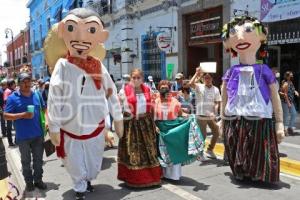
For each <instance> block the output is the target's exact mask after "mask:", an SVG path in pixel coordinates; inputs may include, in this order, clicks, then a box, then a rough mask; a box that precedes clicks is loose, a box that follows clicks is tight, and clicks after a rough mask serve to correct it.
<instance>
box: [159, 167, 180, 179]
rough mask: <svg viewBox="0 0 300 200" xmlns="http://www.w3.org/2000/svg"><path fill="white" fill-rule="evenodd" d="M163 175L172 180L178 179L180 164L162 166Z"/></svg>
mask: <svg viewBox="0 0 300 200" xmlns="http://www.w3.org/2000/svg"><path fill="white" fill-rule="evenodd" d="M162 169H163V174H164V177H165V178H167V179H172V180H179V179H180V177H181V164H177V165H172V166H170V167H163V168H162Z"/></svg>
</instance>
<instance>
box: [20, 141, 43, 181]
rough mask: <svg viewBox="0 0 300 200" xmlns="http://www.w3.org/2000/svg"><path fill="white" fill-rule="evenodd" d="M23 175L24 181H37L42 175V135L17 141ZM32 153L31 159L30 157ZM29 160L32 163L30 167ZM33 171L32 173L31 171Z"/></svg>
mask: <svg viewBox="0 0 300 200" xmlns="http://www.w3.org/2000/svg"><path fill="white" fill-rule="evenodd" d="M18 145H19V149H20V153H21V163H22V171H23V176H24V179H25V182H26V183H33V181H34V182H39V181H41V180H42V177H43V172H44V171H43V153H44V137H43V136H41V137H37V138H33V139H29V140H24V141H18ZM31 154H32V159H31ZM31 160H32V161H33V165H32V168H33V170H32V168H31ZM32 171H33V173H32Z"/></svg>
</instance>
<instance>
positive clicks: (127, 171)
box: [118, 69, 162, 187]
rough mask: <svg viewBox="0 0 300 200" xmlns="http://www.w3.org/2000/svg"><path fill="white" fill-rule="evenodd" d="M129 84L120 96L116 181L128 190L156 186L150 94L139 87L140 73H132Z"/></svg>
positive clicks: (157, 168)
mask: <svg viewBox="0 0 300 200" xmlns="http://www.w3.org/2000/svg"><path fill="white" fill-rule="evenodd" d="M130 76H131V81H130V84H126V85H125V87H124V90H123V92H122V93H123V94H122V93H121V94H120V95H121V98H120V99H123V100H124V102H123V106H124V136H123V138H121V139H120V141H119V149H118V179H119V180H122V181H124V182H125V183H126V184H127V185H128V186H131V187H149V186H154V185H160V182H161V180H160V179H161V175H162V172H161V168H160V164H159V161H158V155H157V144H156V129H155V124H154V120H153V114H152V106H151V91H150V89H149V87H147V86H146V85H145V84H144V83H143V76H144V75H143V72H142V70H140V69H133V70H132V72H131V74H130Z"/></svg>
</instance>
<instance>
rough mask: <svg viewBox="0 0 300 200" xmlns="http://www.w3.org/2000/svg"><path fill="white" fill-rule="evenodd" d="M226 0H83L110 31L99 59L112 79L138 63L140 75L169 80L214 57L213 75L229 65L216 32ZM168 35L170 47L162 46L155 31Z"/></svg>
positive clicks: (225, 11) (226, 12)
mask: <svg viewBox="0 0 300 200" xmlns="http://www.w3.org/2000/svg"><path fill="white" fill-rule="evenodd" d="M229 5H230V1H229V0H224V1H221V0H110V1H109V0H108V1H85V3H84V6H86V7H89V8H92V9H94V10H96V11H97V12H98V13H100V15H101V18H102V20H103V22H104V24H105V26H106V29H107V30H109V32H110V37H109V39H108V41H107V42H106V43H105V47H106V49H107V56H106V59H105V60H104V61H103V62H104V64H105V65H106V67H107V68H108V70H109V71H110V73H111V74H113V75H114V77H115V78H120V77H121V75H122V74H127V73H129V72H130V71H131V69H132V68H135V67H138V68H142V69H143V70H144V72H145V77H147V76H148V75H152V76H153V77H154V79H155V80H156V81H158V80H161V79H166V78H169V79H172V78H174V76H175V74H176V73H177V72H183V73H184V75H185V76H186V77H187V78H188V77H189V76H191V75H192V74H193V73H194V71H195V68H196V67H197V66H199V63H200V62H204V61H216V62H217V76H218V77H219V78H220V77H221V75H222V74H223V71H224V70H223V69H226V68H228V66H229V64H230V56H229V55H228V54H227V53H225V52H224V50H223V47H222V41H221V39H220V31H221V29H222V26H223V24H224V23H225V22H227V21H228V20H229V12H230V6H229ZM161 32H165V33H166V34H167V35H169V36H171V39H170V38H168V39H167V40H168V42H169V43H170V45H171V47H170V48H168V49H167V50H166V51H162V50H160V49H159V48H158V45H157V41H156V40H157V35H158V34H159V33H161Z"/></svg>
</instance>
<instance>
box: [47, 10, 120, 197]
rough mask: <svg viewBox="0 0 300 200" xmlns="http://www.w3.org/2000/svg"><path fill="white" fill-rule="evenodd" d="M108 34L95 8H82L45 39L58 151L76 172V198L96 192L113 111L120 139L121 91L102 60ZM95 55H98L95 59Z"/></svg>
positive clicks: (52, 125)
mask: <svg viewBox="0 0 300 200" xmlns="http://www.w3.org/2000/svg"><path fill="white" fill-rule="evenodd" d="M107 38H108V32H107V31H106V30H104V29H103V25H102V22H101V19H100V17H99V15H98V14H97V13H95V12H94V11H91V10H88V9H85V8H77V9H74V10H71V11H70V12H69V13H68V14H67V16H66V17H65V18H64V19H63V20H62V21H61V22H59V23H58V24H57V25H54V27H53V28H52V30H51V31H50V32H49V34H48V37H47V38H46V41H45V45H44V48H45V57H46V61H47V64H48V65H49V67H50V70H52V69H53V66H54V65H55V67H54V70H53V72H52V75H51V80H50V90H49V97H48V118H49V129H50V137H51V140H52V142H53V144H54V145H56V146H57V155H58V157H61V158H62V159H63V163H64V165H65V167H66V169H67V171H68V173H69V174H70V175H71V178H72V180H73V183H74V187H73V189H74V191H75V192H76V199H84V198H85V192H92V191H93V190H94V189H93V187H92V186H91V180H93V179H95V178H96V176H97V174H98V173H99V171H100V169H101V163H102V155H103V151H104V146H105V144H104V134H103V129H104V124H105V123H104V120H105V118H106V116H107V115H108V114H109V112H110V114H111V115H112V116H113V118H114V120H115V129H116V133H117V135H118V136H119V137H122V134H123V121H122V119H123V117H122V112H121V106H120V104H119V101H118V98H117V92H116V91H117V90H116V87H115V85H114V83H113V81H112V80H111V78H110V75H109V73H108V72H107V70H106V68H105V67H104V66H103V64H102V63H101V61H100V60H98V59H97V58H96V57H98V58H100V59H103V57H104V53H105V50H104V48H103V45H102V44H103V42H105V41H106V40H107ZM93 55H94V57H93Z"/></svg>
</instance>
